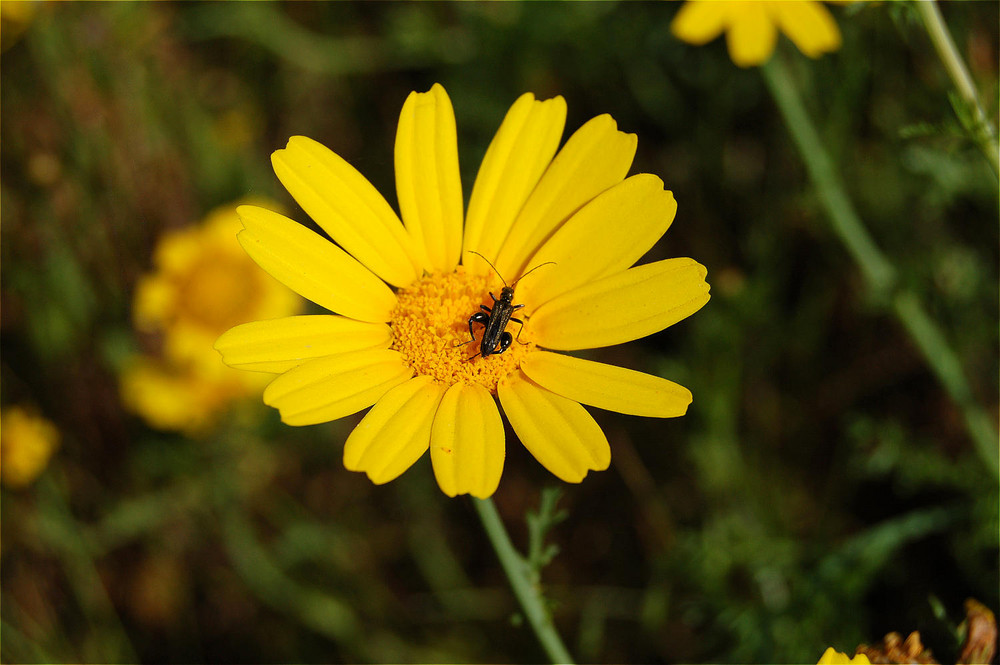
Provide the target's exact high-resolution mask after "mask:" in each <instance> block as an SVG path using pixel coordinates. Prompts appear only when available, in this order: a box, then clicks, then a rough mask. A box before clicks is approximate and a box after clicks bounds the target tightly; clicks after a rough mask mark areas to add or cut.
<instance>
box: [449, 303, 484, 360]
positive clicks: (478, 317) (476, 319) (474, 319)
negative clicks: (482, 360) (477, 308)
mask: <svg viewBox="0 0 1000 665" xmlns="http://www.w3.org/2000/svg"><path fill="white" fill-rule="evenodd" d="M489 322H490V317H488V316H486V315H485V314H483V313H482V312H476V313H475V314H473V315H472V316H470V317H469V337H471V338H472V339H467V340H465V341H464V342H462V343H461V344H452V347H457V346H465V345H466V344H469V343H470V342H475V341H476V333H475V332H474V331H473V330H472V324H473V323H480V324H482V325H484V326H485V325H486V324H487V323H489ZM477 355H478V354H477ZM473 357H475V356H473Z"/></svg>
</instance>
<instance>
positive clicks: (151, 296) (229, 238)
mask: <svg viewBox="0 0 1000 665" xmlns="http://www.w3.org/2000/svg"><path fill="white" fill-rule="evenodd" d="M243 203H246V201H241V202H239V203H234V204H230V205H226V206H222V207H219V208H217V209H215V210H213V211H212V212H210V213H209V214H208V216H207V217H206V218H205V220H204V221H203V222H202V223H201V224H199V225H197V226H193V227H190V228H186V229H181V230H178V231H171V232H168V233H166V234H164V235H163V237H162V238H161V239H160V240H159V243H158V244H157V247H156V250H155V251H154V254H153V264H154V267H153V271H152V272H150V273H149V274H147V275H145V276H144V277H143V278H142V279H140V281H139V283H138V285H137V287H136V291H135V297H134V301H133V312H132V314H133V319H134V324H135V327H136V329H137V330H139V331H140V332H143V333H148V334H152V335H158V336H160V337H161V338H162V351H161V353H160V355H159V356H149V355H141V356H136V357H134V358H132V359H131V360H130V361H129V362H127V363H126V364H125V366H124V367H123V369H122V372H121V376H120V389H121V394H122V401H123V403H124V404H125V406H126V408H128V409H129V410H131V411H133V412H134V413H136V414H138V415H140V416H142V417H143V418H144V419H145V420H146V421H147V422H148V423H149V424H150V425H151V426H153V427H156V428H158V429H166V430H178V431H182V432H185V433H187V434H197V433H199V432H201V431H204V430H205V429H206V428H207V427H208V426H209V425H211V423H212V422H213V421H214V419H215V417H216V416H217V415H218V414H219V413H221V412H222V411H223V410H224V409H225V408H226V407H227V406H228V405H229V404H230V403H231V402H233V401H234V400H236V399H239V398H241V397H244V396H246V395H249V394H255V393H256V392H257V391H259V390H260V389H261V387H262V386H263V385H264V384H265V383H266V382H267V377H266V376H265V375H261V374H250V373H246V372H238V371H234V370H232V369H230V368H228V367H226V366H225V365H223V364H222V363H221V362H220V361H219V356H218V354H217V353H216V352H215V350H214V349H213V348H212V346H213V344H214V342H215V339H216V338H217V337H218V336H219V335H220V334H221V333H222V332H224V331H225V330H228V329H229V328H231V327H232V326H234V325H235V324H237V323H239V322H242V321H245V320H246V318H247V317H256V318H262V319H273V318H280V317H284V316H290V315H292V314H296V313H297V312H298V311H299V310H300V308H301V305H300V303H301V301H300V300H299V298H298V297H297V296H296V295H295V294H294V293H293V292H292V291H290V290H289V289H288V288H287V287H285V286H283V285H282V284H280V283H279V282H278V281H277V280H275V279H274V278H272V277H271V276H270V275H267V274H265V273H261V271H260V270H259V269H257V266H256V264H254V262H253V261H252V260H251V259H250V258H249V257H248V256H247V255H246V253H245V252H243V251H242V249H241V248H240V247H239V245H238V244H237V243H234V242H233V239H234V238H235V237H236V233H237V232H238V231H239V230H240V229H241V228H242V226H241V224H240V222H239V218H238V217H237V215H236V206H237V205H242V204H243ZM254 203H260V201H254ZM270 205H274V204H273V203H271V204H270Z"/></svg>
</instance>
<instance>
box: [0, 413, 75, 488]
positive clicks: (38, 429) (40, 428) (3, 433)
mask: <svg viewBox="0 0 1000 665" xmlns="http://www.w3.org/2000/svg"><path fill="white" fill-rule="evenodd" d="M59 439H60V435H59V430H58V429H56V426H55V425H53V424H52V423H51V422H49V421H48V420H46V419H45V418H43V417H42V416H40V415H38V414H37V413H35V412H34V411H33V410H30V409H26V408H23V407H20V406H12V407H9V408H6V409H4V410H3V417H2V418H0V478H2V479H3V483H4V485H6V486H7V487H11V488H15V489H17V488H21V487H26V486H28V485H30V484H31V483H32V481H34V480H35V478H37V477H38V474H40V473H41V472H42V471H44V470H45V467H46V466H47V465H48V463H49V458H50V457H52V453H53V452H55V449H56V448H58V447H59Z"/></svg>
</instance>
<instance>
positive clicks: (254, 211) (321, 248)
mask: <svg viewBox="0 0 1000 665" xmlns="http://www.w3.org/2000/svg"><path fill="white" fill-rule="evenodd" d="M236 211H237V212H238V213H239V215H240V220H241V221H242V222H243V227H244V228H243V230H242V231H240V232H239V234H237V238H238V239H239V241H240V244H241V245H243V249H245V250H246V252H247V254H249V255H250V258H252V259H253V260H254V261H256V262H257V264H258V265H259V266H260V267H261V268H263V269H264V270H266V271H267V272H268V273H270V274H271V276H273V277H274V278H275V279H277V280H278V281H279V282H281V283H282V284H284V285H285V286H287V287H288V288H290V289H292V290H293V291H295V292H296V293H298V294H299V295H301V296H303V297H304V298H308V299H309V300H311V301H313V302H314V303H316V304H317V305H320V306H321V307H325V308H327V309H328V310H330V311H332V312H337V313H338V314H343V315H344V316H348V317H350V318H352V319H358V320H360V321H369V322H371V323H384V322H386V321H388V320H389V318H390V317H391V315H392V308H393V307H395V306H396V295H395V294H394V293H393V292H392V290H391V289H390V288H389V287H388V286H386V285H385V283H384V282H383V281H382V280H380V279H379V278H378V277H376V276H375V275H373V274H372V273H371V271H370V270H368V269H367V268H365V267H364V266H363V265H361V264H360V263H358V262H357V261H355V260H354V259H353V258H351V256H350V255H348V254H347V253H346V252H345V251H344V250H342V249H340V248H339V247H337V246H336V245H334V244H333V243H332V242H329V241H328V240H326V239H324V238H323V237H322V236H320V235H319V234H318V233H314V232H312V231H310V230H309V229H307V228H306V227H304V226H302V225H301V224H299V223H297V222H294V221H292V220H290V219H288V218H287V217H285V216H283V215H279V214H278V213H276V212H271V211H270V210H265V209H264V208H258V207H256V206H240V207H239V208H237V209H236Z"/></svg>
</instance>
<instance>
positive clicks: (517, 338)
mask: <svg viewBox="0 0 1000 665" xmlns="http://www.w3.org/2000/svg"><path fill="white" fill-rule="evenodd" d="M510 320H511V321H513V322H514V323H520V324H521V327H520V328H518V329H517V336H516V337H515V338H514V340H515V341H516V342H517V343H518V344H525V345H527V342H522V341H521V331H522V330H524V321H522V320H521V319H518V318H516V317H513V316H512V317H510Z"/></svg>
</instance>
